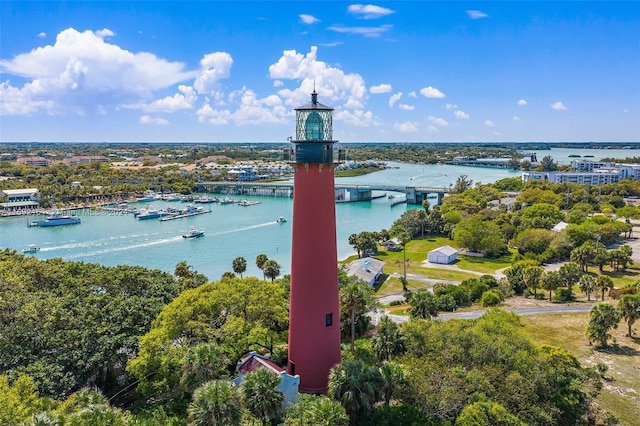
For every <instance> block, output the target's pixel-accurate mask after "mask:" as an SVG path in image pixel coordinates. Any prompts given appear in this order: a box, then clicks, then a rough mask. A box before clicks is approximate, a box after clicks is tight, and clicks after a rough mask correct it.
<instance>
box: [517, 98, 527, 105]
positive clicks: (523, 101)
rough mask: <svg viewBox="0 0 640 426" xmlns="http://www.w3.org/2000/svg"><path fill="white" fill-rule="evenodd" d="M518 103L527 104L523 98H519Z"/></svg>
mask: <svg viewBox="0 0 640 426" xmlns="http://www.w3.org/2000/svg"><path fill="white" fill-rule="evenodd" d="M518 105H519V106H524V105H527V101H525V100H524V99H520V100H519V101H518Z"/></svg>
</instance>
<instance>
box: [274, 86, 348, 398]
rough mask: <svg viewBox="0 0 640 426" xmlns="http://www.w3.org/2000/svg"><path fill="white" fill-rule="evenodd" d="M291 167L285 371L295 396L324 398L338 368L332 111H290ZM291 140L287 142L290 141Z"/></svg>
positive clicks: (312, 106) (314, 106)
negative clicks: (295, 382)
mask: <svg viewBox="0 0 640 426" xmlns="http://www.w3.org/2000/svg"><path fill="white" fill-rule="evenodd" d="M295 111H296V134H295V139H293V138H289V140H290V141H291V142H292V143H293V149H289V150H286V152H285V159H287V160H289V161H290V163H291V165H292V167H293V168H294V184H293V185H294V191H295V194H296V195H295V197H294V198H293V224H292V244H291V294H290V309H289V361H288V365H287V372H288V373H289V374H290V375H292V376H295V375H299V376H300V388H299V389H300V391H301V392H306V393H324V392H325V391H326V390H327V383H328V376H329V371H330V370H331V368H332V367H333V366H334V365H335V364H338V363H340V360H341V357H340V309H339V300H338V271H337V267H336V262H337V260H338V254H337V244H336V210H335V183H334V169H335V166H336V165H337V163H338V162H340V161H341V160H342V157H343V156H344V152H343V151H341V150H337V154H338V155H337V158H336V156H335V153H334V151H336V150H335V149H334V144H335V143H336V142H337V141H334V140H333V108H331V107H328V106H326V105H323V104H321V103H319V102H318V94H317V93H316V92H315V90H314V91H313V93H312V94H311V102H309V103H308V104H306V105H303V106H300V107H298V108H296V109H295ZM292 139H293V140H292Z"/></svg>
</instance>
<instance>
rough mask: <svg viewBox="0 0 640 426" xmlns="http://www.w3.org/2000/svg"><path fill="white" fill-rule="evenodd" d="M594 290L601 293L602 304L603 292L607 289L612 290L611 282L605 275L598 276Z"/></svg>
mask: <svg viewBox="0 0 640 426" xmlns="http://www.w3.org/2000/svg"><path fill="white" fill-rule="evenodd" d="M596 288H597V289H598V290H601V291H602V301H603V302H604V292H605V290H607V289H611V288H613V280H612V279H611V277H608V276H606V275H598V278H596Z"/></svg>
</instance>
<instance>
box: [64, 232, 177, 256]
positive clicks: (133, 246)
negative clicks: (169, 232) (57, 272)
mask: <svg viewBox="0 0 640 426" xmlns="http://www.w3.org/2000/svg"><path fill="white" fill-rule="evenodd" d="M182 239H183V238H182V236H177V237H171V238H164V239H161V240H154V241H148V242H144V243H140V244H131V245H128V246H123V247H113V248H109V249H105V250H95V251H92V252H88V253H78V254H75V255H71V256H67V258H68V259H77V258H81V257H90V256H98V255H101V254H105V253H113V252H118V251H126V250H134V249H138V248H144V247H151V246H157V245H160V244H168V243H174V242H176V241H182Z"/></svg>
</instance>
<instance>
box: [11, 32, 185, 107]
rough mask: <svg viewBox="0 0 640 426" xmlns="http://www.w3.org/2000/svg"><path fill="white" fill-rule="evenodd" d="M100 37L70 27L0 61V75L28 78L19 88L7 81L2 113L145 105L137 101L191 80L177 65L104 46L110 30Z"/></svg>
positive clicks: (182, 65) (176, 63)
mask: <svg viewBox="0 0 640 426" xmlns="http://www.w3.org/2000/svg"><path fill="white" fill-rule="evenodd" d="M99 33H100V34H101V36H100V35H98V33H94V32H92V31H84V32H79V31H77V30H75V29H74V28H68V29H66V30H63V31H62V32H60V33H59V34H58V35H57V37H56V41H55V43H54V44H53V45H47V46H44V47H39V48H36V49H33V50H32V51H30V52H28V53H22V54H19V55H17V56H15V57H14V58H13V59H11V60H0V71H2V72H3V73H5V74H9V75H14V76H19V77H22V78H24V79H26V80H27V82H26V83H25V84H24V85H23V86H22V87H21V88H18V87H13V86H11V85H10V83H9V81H8V80H7V82H6V83H5V84H4V86H3V87H2V90H3V91H4V92H7V93H8V94H9V95H10V96H11V99H10V100H9V103H10V105H9V106H6V105H3V107H2V113H3V114H25V113H33V112H36V111H38V110H42V109H44V110H46V111H47V112H48V113H49V114H52V115H54V114H55V115H60V114H79V115H84V114H87V113H96V112H97V113H99V112H100V111H105V110H109V109H112V108H117V107H118V106H121V105H124V104H136V103H140V104H144V102H141V101H143V100H145V99H149V98H151V97H152V95H153V93H154V92H155V91H156V90H160V89H165V88H168V87H170V86H172V85H174V84H176V83H179V82H181V81H185V80H188V79H191V78H193V77H194V76H195V72H193V71H184V64H182V63H180V62H168V61H166V60H164V59H160V58H157V57H156V56H155V55H153V54H151V53H146V52H140V53H133V52H130V51H128V50H124V49H122V48H120V47H119V46H117V45H115V44H111V43H107V42H105V41H104V40H103V38H102V37H104V36H106V35H108V34H109V33H111V34H113V33H112V32H110V30H106V29H105V30H101V31H100V32H99ZM18 92H19V93H18ZM4 102H6V100H5V101H3V103H4ZM17 103H22V104H23V105H18V104H17ZM27 111H28V112H27Z"/></svg>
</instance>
